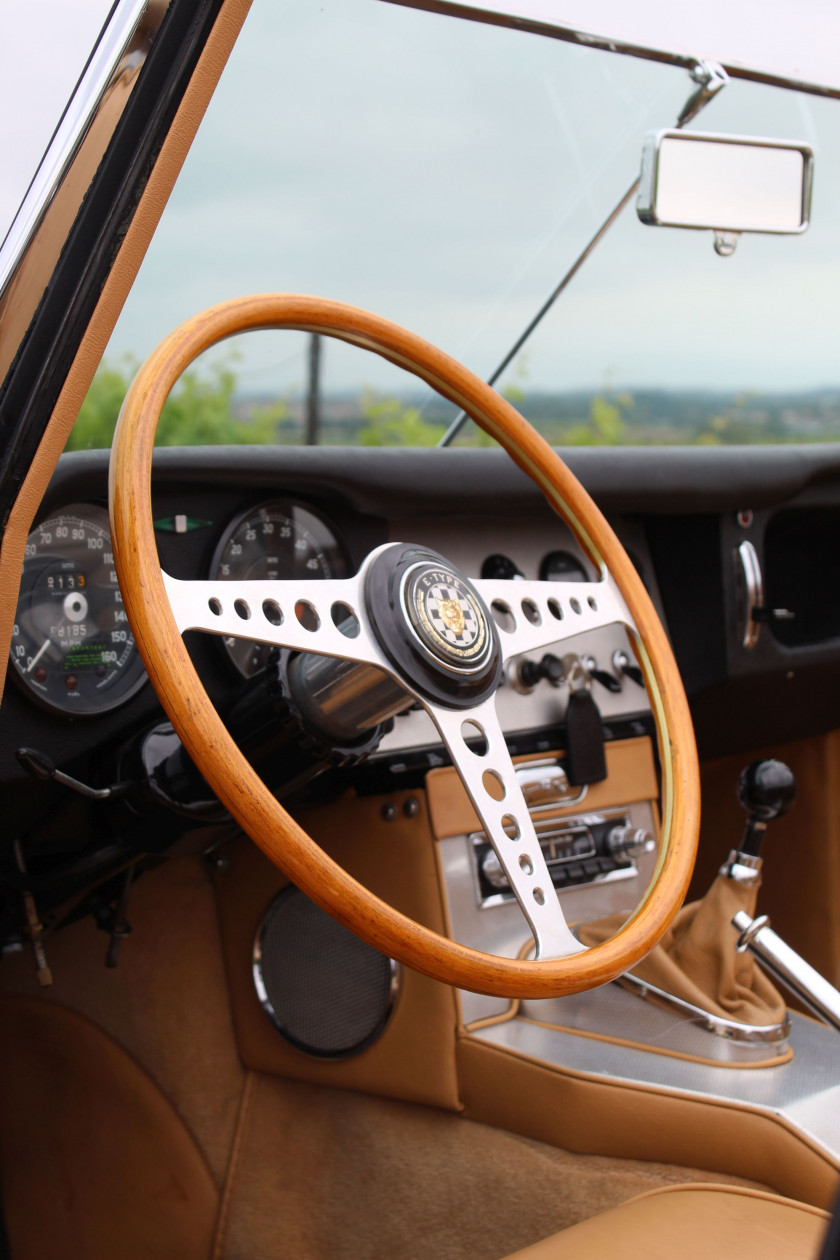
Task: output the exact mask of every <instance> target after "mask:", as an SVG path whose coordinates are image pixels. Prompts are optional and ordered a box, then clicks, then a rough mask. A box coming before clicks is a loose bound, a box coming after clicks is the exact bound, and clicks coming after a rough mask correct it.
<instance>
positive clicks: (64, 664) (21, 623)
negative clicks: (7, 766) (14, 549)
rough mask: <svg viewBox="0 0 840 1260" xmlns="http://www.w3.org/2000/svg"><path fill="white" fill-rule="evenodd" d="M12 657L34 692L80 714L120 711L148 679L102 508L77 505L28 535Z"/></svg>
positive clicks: (17, 672) (45, 700) (62, 709)
mask: <svg viewBox="0 0 840 1260" xmlns="http://www.w3.org/2000/svg"><path fill="white" fill-rule="evenodd" d="M11 659H12V664H13V666H14V670H15V676H16V677H17V679H18V680H19V681H20V682H21V683H22V684H23V685H24V687H26V688H27V690H28V691H29V692H30V693H31V694H32V695H34V696H35V697H36V698H37V699H38V700H40V701H41V702H42V703H43V704H45V705H47V706H48V707H49V708H51V709H58V710H59V711H60V712H62V713H71V714H74V715H79V716H82V715H86V714H91V713H103V712H105V711H106V710H108V709H113V708H115V707H116V706H117V705H118V704H121V703H122V702H123V701H124V700H127V699H128V697H129V696H131V695H133V694H134V692H135V691H137V690H138V688H139V687H141V686H142V685H143V683H144V682H145V681H146V672H145V670H144V669H143V662H142V661H141V659H140V654H139V652H138V651H137V646H136V644H135V642H134V636H133V635H132V633H131V628H130V627H129V624H128V618H127V616H126V613H125V609H124V608H123V602H122V595H121V594H120V588H119V583H118V581H117V574H116V570H115V569H114V556H113V553H112V550H111V535H110V532H109V529H108V513H107V512H106V511H105V509H104V508H102V507H95V506H92V505H91V504H89V503H77V504H73V505H72V506H71V507H68V508H66V509H65V510H64V511H63V512H62V513H61V514H60V515H58V516H53V517H50V519H49V520H46V521H42V522H41V524H40V525H38V526H37V527H36V528H35V529H34V530H33V531H32V533H31V534H30V535H29V538H28V539H27V542H26V552H25V557H24V563H23V574H22V577H21V585H20V598H19V600H18V606H17V613H16V616H15V625H14V629H13V631H12V648H11Z"/></svg>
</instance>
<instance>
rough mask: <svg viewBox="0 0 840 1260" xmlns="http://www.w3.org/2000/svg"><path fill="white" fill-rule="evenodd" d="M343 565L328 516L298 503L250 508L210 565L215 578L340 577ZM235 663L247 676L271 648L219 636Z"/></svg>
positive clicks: (221, 543)
mask: <svg viewBox="0 0 840 1260" xmlns="http://www.w3.org/2000/svg"><path fill="white" fill-rule="evenodd" d="M346 572H347V565H346V563H345V561H344V557H343V555H342V553H341V548H340V547H339V544H338V541H337V539H336V537H335V535H334V533H333V531H332V529H331V528H330V526H329V525H328V524H327V522H326V521H324V520H323V519H322V518H321V517H320V516H317V515H316V514H315V513H314V512H312V511H310V509H309V508H305V507H302V506H301V504H299V503H291V502H281V501H278V502H273V503H265V504H262V505H261V506H259V507H255V508H251V509H250V510H249V511H247V512H246V513H245V514H244V515H243V516H240V517H238V518H237V519H236V520H235V521H232V522H231V524H230V525H229V526H228V528H227V529H226V530H225V533H224V534H223V536H222V538H221V540H220V541H219V545H218V546H217V548H216V553H215V555H214V557H213V562H212V565H211V574H212V576H213V577H215V578H223V579H226V580H230V579H231V578H238V579H240V580H241V579H246V578H250V579H259V578H295V577H299V578H307V579H311V578H339V577H344V575H345V574H346ZM222 643H223V644H224V646H225V649H226V651H227V654H228V656H229V657H230V659H231V661H233V664H234V665H235V666H236V668H237V669H238V670H239V672H240V674H244V675H245V677H246V678H250V677H251V675H252V674H256V673H257V671H258V670H260V669H263V668H264V667H265V665H266V663H267V661H268V656H269V653H270V651H271V648H270V647H269V645H268V644H266V643H255V642H253V641H252V640H250V639H233V638H225V639H222Z"/></svg>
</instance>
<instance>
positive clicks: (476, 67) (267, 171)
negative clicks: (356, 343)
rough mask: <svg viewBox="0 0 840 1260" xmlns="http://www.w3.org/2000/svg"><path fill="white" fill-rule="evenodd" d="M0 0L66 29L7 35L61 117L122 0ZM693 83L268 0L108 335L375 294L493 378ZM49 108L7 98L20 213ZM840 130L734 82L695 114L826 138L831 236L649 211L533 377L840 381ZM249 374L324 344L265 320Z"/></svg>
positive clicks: (336, 377)
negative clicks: (264, 296)
mask: <svg viewBox="0 0 840 1260" xmlns="http://www.w3.org/2000/svg"><path fill="white" fill-rule="evenodd" d="M0 3H1V4H2V11H3V21H4V31H5V32H9V31H14V28H15V26H16V25H17V24H19V22H20V20H21V17H28V16H29V15H30V14H31V13H32V12H33V11H36V10H40V9H42V8H43V10H44V12H43V13H42V14H41V19H42V20H41V21H39V29H40V36H39V38H40V41H41V44H42V45H43V43H44V38H43V37H44V30H45V29H48V30H49V31H50V40H49V45H48V47H49V50H50V51H49V52H47V53H44V52H43V51H39V50H38V49H39V45H38V44H37V43H31V44H29V45H28V46H27V45H22V44H20V43H18V47H20V48H24V49H25V52H24V55H23V56H21V57H17V55H16V54H15V53H13V52H12V51H11V50H12V47H13V40H5V39H4V42H3V46H2V51H0V82H2V83H3V84H4V88H3V91H4V96H6V95H7V93H8V88H9V84H10V82H12V83H13V82H14V74H15V72H16V70H17V69H19V66H20V64H21V63H24V64H28V66H29V67H30V68H31V66H32V65H35V64H39V65H41V66H43V67H44V79H43V84H44V86H43V90H42V91H41V93H40V96H41V104H42V105H45V103H46V101H47V97H48V96H49V97H50V98H51V99H50V107H51V109H55V112H56V115H57V112H58V111H57V108H56V107H55V106H54V104H53V102H54V100H55V99H56V98H57V99H61V95H62V94H66V88H64V86H63V85H64V84H66V85H67V86H68V87H69V85H70V83H71V82H72V80H73V77H74V74H73V73H68V71H67V64H68V63H69V62H71V61H72V62H78V63H79V64H80V63H81V61H82V60H83V55H82V53H81V52H79V53H78V55H77V56H74V55H71V45H74V46H75V47H76V48H78V47H82V48H83V47H84V46H85V41H86V40H87V42H90V38H91V37H92V32H93V31H94V30H95V29H96V28H97V26H98V24H99V22H100V20H101V16H102V14H103V12H104V10H105V9H106V8H107V6H106V5H104V4H102V3H97V4H94V3H93V2H92V0H74V4H73V5H72V6H68V5H66V4H61V5H58V6H56V5H55V4H54V3H53V4H52V5H51V9H52V10H53V11H54V16H53V17H51V18H50V19H49V21H47V20H46V8H47V0H29V2H28V4H27V5H26V6H18V5H12V4H11V3H10V0H0ZM752 7H753V9H754V10H755V13H756V16H759V15H760V12H761V6H760V5H758V4H757V2H756V4H755V5H753V6H752ZM70 13H72V21H68V20H67V19H68V16H69V14H70ZM16 38H17V39H18V40H19V38H20V37H19V36H16ZM56 45H57V46H60V47H62V48H64V49H65V52H64V53H63V54H61V55H57V54H56V52H55V46H56ZM4 59H5V65H4ZM10 76H11V78H10ZM26 77H27V79H28V80H29V85H30V86H31V74H29V75H28V76H26ZM690 89H691V84H690V82H689V79H688V76H687V74H686V73H685V72H684V71H682V70H678V69H673V68H670V67H664V66H660V65H655V64H653V63H646V62H640V61H637V60H634V59H630V58H626V57H617V56H614V55H610V54H606V53H599V52H592V51H588V50H585V49H579V48H575V47H572V46H570V45H566V44H562V43H558V42H556V41H553V40H546V39H542V38H539V37H534V36H530V35H523V34H520V33H517V32H509V31H502V30H499V29H496V28H489V27H488V28H484V27H479V26H477V25H475V24H473V23H466V22H460V21H455V20H451V19H443V18H440V17H439V16H433V15H430V14H427V13H417V12H413V11H410V10H406V9H402V8H399V7H396V6H391V5H383V4H379V3H376V2H375V0H322V3H319V4H317V5H316V4H313V3H311V2H310V0H255V4H254V9H253V11H252V13H251V15H250V17H249V19H248V21H247V23H246V27H245V31H244V33H243V36H242V39H241V41H240V44H239V45H238V46H237V48H236V50H235V51H234V55H233V58H232V61H231V63H230V65H229V67H228V69H227V71H226V73H225V76H224V77H223V80H222V84H221V86H220V88H219V91H218V93H217V96H216V98H215V99H214V101H213V102H212V104H211V107H210V110H209V111H208V116H207V118H206V120H205V123H204V124H203V126H202V129H201V130H200V132H199V137H198V139H197V141H196V144H195V146H194V149H193V151H192V153H191V154H190V156H189V158H188V160H187V163H186V166H185V169H184V172H183V174H182V177H181V179H180V180H179V183H178V185H177V187H176V189H175V192H174V194H173V197H172V200H171V202H170V206H169V208H168V209H167V211H166V214H165V216H164V221H163V223H162V224H161V228H160V230H159V232H158V235H157V237H156V239H155V241H154V242H153V243H152V246H151V249H150V251H149V255H148V257H147V260H146V262H145V264H144V266H143V269H142V270H141V274H140V277H139V279H138V283H137V285H136V287H135V291H134V293H133V294H132V295H131V297H130V298H129V302H128V304H127V306H126V310H125V312H124V314H123V316H122V318H121V320H120V322H119V324H118V326H117V329H116V331H115V334H114V337H113V339H112V344H111V347H110V350H109V353H110V355H111V357H116V356H119V355H122V354H124V353H130V354H132V355H134V356H135V357H142V356H143V355H145V354H146V353H148V351H149V350H150V349H151V348H152V347H153V346H154V344H155V343H156V342H157V341H158V340H159V339H160V338H161V337H162V336H163V335H165V333H166V332H167V331H168V330H169V329H170V328H171V327H172V326H174V325H175V324H176V323H178V322H179V321H180V320H181V319H184V318H186V317H187V316H189V315H190V314H192V313H194V312H195V311H196V310H198V309H200V308H201V307H203V306H205V305H208V304H210V303H212V302H216V301H219V300H220V299H222V298H224V297H228V296H233V295H236V294H239V293H243V292H248V291H253V290H266V289H286V290H297V291H304V292H314V293H322V294H324V295H326V296H331V297H337V298H341V299H344V300H347V301H352V302H356V303H358V304H360V305H364V306H367V307H370V308H371V309H373V310H376V311H378V312H380V313H382V314H385V315H388V316H390V317H392V318H394V319H397V320H399V321H400V322H403V323H405V324H406V325H407V326H409V327H411V328H413V329H415V330H416V331H418V332H420V333H421V334H423V335H424V336H426V337H428V338H429V339H430V340H432V341H435V342H437V343H438V344H440V345H441V346H443V347H444V348H445V349H447V350H448V351H450V352H451V353H453V354H455V355H456V356H457V357H459V358H462V359H463V360H464V361H465V362H466V363H467V364H468V365H469V366H470V367H472V368H474V369H475V370H476V371H478V372H479V373H480V374H482V375H487V374H488V373H489V372H490V371H491V370H492V368H493V367H494V366H495V364H496V362H497V361H498V360H499V359H500V358H501V356H502V355H503V353H504V352H505V350H506V349H507V347H508V346H509V345H510V343H511V342H512V341H513V340H514V338H515V337H516V335H517V333H518V332H519V330H520V328H521V327H522V326H524V324H525V323H527V322H528V320H529V319H530V317H531V315H532V314H533V313H534V311H535V310H536V309H537V307H538V306H539V305H540V303H541V302H542V300H543V299H544V297H545V296H546V295H547V293H548V292H549V291H550V290H551V289H552V288H553V286H554V285H555V283H556V282H557V280H558V279H559V278H560V276H561V275H562V274H563V272H564V271H565V269H566V268H567V267H568V265H569V264H570V263H571V261H572V260H573V258H574V257H575V256H576V254H577V253H578V251H579V250H580V249H581V248H582V246H583V245H584V243H585V242H586V241H587V239H588V238H589V236H590V235H591V233H592V232H593V231H594V229H595V227H596V226H597V224H598V223H599V222H600V220H601V219H602V218H603V217H604V216H605V215H606V213H607V212H608V211H609V209H610V208H611V207H612V205H613V204H615V202H616V201H617V200H618V198H619V196H620V195H621V194H622V193H623V192H624V191H625V189H626V188H627V186H628V185H629V183H630V182H631V180H632V179H633V178H634V177H635V175H636V174H637V173H638V169H639V158H640V153H641V147H642V142H643V139H644V136H645V133H646V132H647V131H648V130H650V129H652V128H660V127H666V126H671V125H673V123H674V121H675V119H676V116H677V114H678V113H679V110H680V107H681V106H682V104H683V102H684V100H685V99H686V97H687V95H688V93H689V91H690ZM48 117H52V114H51V113H50V112H48V110H47V109H46V108H43V109H31V110H26V111H15V112H14V114H11V113H10V112H9V111H8V110H6V111H4V112H3V113H2V114H0V118H2V124H0V125H1V126H2V130H0V144H2V147H3V150H4V151H5V157H4V162H3V163H2V164H0V220H2V219H3V218H5V219H8V217H9V216H10V214H11V212H12V211H11V209H10V207H11V205H12V204H13V203H14V201H15V199H16V198H19V197H20V195H21V194H22V192H23V191H24V189H25V185H26V176H25V174H21V172H25V170H26V169H27V168H28V167H27V162H26V160H25V157H23V156H21V155H23V154H24V152H25V150H27V149H28V152H29V153H30V154H31V152H32V149H33V147H34V149H36V150H37V149H38V147H39V145H40V147H43V145H44V143H45V142H46V140H47V139H48V138H49V134H50V132H51V129H52V124H51V123H49V122H47V121H46V120H47V118H48ZM13 118H14V121H13ZM21 119H23V120H24V121H20V120H21ZM24 124H25V125H24ZM838 124H840V103H838V102H832V101H827V100H823V99H819V98H815V97H806V96H804V95H799V94H796V93H791V92H785V91H782V90H780V89H769V88H762V87H758V86H755V85H752V84H743V83H736V82H733V83H731V84H730V85H729V86H728V87H727V88H726V89H725V90H724V91H723V92H722V93H721V95H720V96H719V97H718V98H717V99H716V100H715V101H714V102H713V103H712V104H711V105H710V106H709V107H708V109H707V110H706V111H705V113H704V114H703V115H702V118H701V119H700V120H699V121H698V122H697V123H695V124H694V129H703V130H713V129H714V130H721V131H725V132H739V133H746V134H755V135H759V134H764V135H771V136H778V137H781V138H789V139H801V140H806V141H808V142H809V143H811V144H812V145H813V146H814V149H815V151H816V180H815V192H814V203H813V213H812V225H811V227H810V228H809V230H808V232H807V233H806V234H805V235H804V236H803V237H790V238H769V237H744V238H743V239H742V240H741V242H740V244H739V247H738V249H737V251H736V254H735V256H734V257H733V258H730V259H721V258H718V257H717V256H716V255H715V254H714V252H713V249H712V237H711V234H710V233H705V232H704V233H695V232H679V231H674V230H660V229H652V228H648V227H644V226H643V225H642V224H640V223H639V221H638V219H637V217H636V215H635V211H634V210H633V209H630V210H629V211H627V212H625V215H624V216H623V218H622V220H620V221H619V223H618V224H617V225H616V227H615V228H614V229H613V230H612V232H611V233H610V235H609V236H608V237H607V239H606V240H605V241H604V242H603V243H602V244H601V246H600V247H599V248H598V250H597V251H596V252H595V254H594V255H593V256H592V258H591V259H590V260H589V261H588V262H587V263H586V264H585V266H584V268H583V270H582V271H581V273H580V274H579V276H578V277H576V279H575V280H574V282H573V283H572V285H571V286H570V288H569V290H568V291H567V293H566V294H565V295H564V296H563V298H561V300H560V303H559V305H558V307H557V308H556V309H555V311H553V312H552V314H551V315H550V316H549V318H548V319H547V320H546V323H545V325H544V326H543V328H541V330H540V331H539V333H538V334H537V335H536V336H535V338H534V339H533V342H532V343H531V345H530V347H529V350H528V352H527V354H526V356H525V357H524V359H523V361H522V362H521V363H520V365H519V369H518V370H519V373H520V376H521V377H522V380H523V382H524V383H525V384H526V385H527V386H528V387H531V388H550V389H562V388H602V387H603V386H604V385H612V386H616V387H629V388H640V387H642V386H645V385H664V386H668V387H674V386H685V387H704V386H705V387H714V386H720V387H723V388H732V389H754V390H761V389H774V390H775V389H783V388H808V387H814V386H824V385H829V386H830V385H838V384H840V371H838V370H837V368H836V367H835V362H836V357H837V356H836V344H837V340H838V337H837V334H838V329H837V320H836V305H837V303H836V294H837V292H838V289H839V288H840V236H838V233H837V231H836V228H837V225H838V224H840V126H838ZM29 160H30V161H31V157H30V159H29ZM326 363H327V368H328V383H329V384H330V385H331V386H333V387H335V388H346V387H351V386H352V387H354V388H355V387H357V386H360V385H364V384H365V383H370V384H373V385H376V386H377V387H379V388H388V387H391V369H388V368H385V367H384V366H382V367H380V366H379V365H378V363H377V362H376V361H375V360H371V359H370V357H369V356H365V357H364V358H363V357H362V356H361V354H360V353H354V352H349V351H345V350H344V349H338V348H334V347H329V348H328V352H327V355H326ZM239 371H240V374H241V377H242V382H243V386H246V387H248V388H253V389H262V388H266V389H270V388H274V389H279V390H285V389H291V388H295V387H296V386H299V385H300V384H301V383H302V380H303V345H302V341H301V339H300V338H295V337H294V336H293V335H292V336H289V335H287V336H286V338H285V340H283V341H280V340H279V339H278V338H277V337H269V336H262V335H261V336H260V337H259V338H257V339H253V346H252V348H251V349H250V350H246V352H245V355H244V358H243V359H242V360H241V362H240V365H239Z"/></svg>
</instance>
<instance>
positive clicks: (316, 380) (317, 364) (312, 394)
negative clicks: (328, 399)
mask: <svg viewBox="0 0 840 1260" xmlns="http://www.w3.org/2000/svg"><path fill="white" fill-rule="evenodd" d="M320 425H321V338H320V336H319V335H318V333H312V335H311V336H310V338H309V393H308V395H307V398H306V430H305V432H304V435H303V440H304V443H305V445H306V446H317V445H318V430H319V428H320Z"/></svg>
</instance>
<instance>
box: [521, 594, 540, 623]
mask: <svg viewBox="0 0 840 1260" xmlns="http://www.w3.org/2000/svg"><path fill="white" fill-rule="evenodd" d="M522 611H523V613H524V614H525V616H526V618H527V619H528V621H530V623H531V625H532V626H539V625H541V624H542V617H541V616H540V610H539V608H537V605H536V604H535V603H534V601H533V600H532V599H523V601H522Z"/></svg>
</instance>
